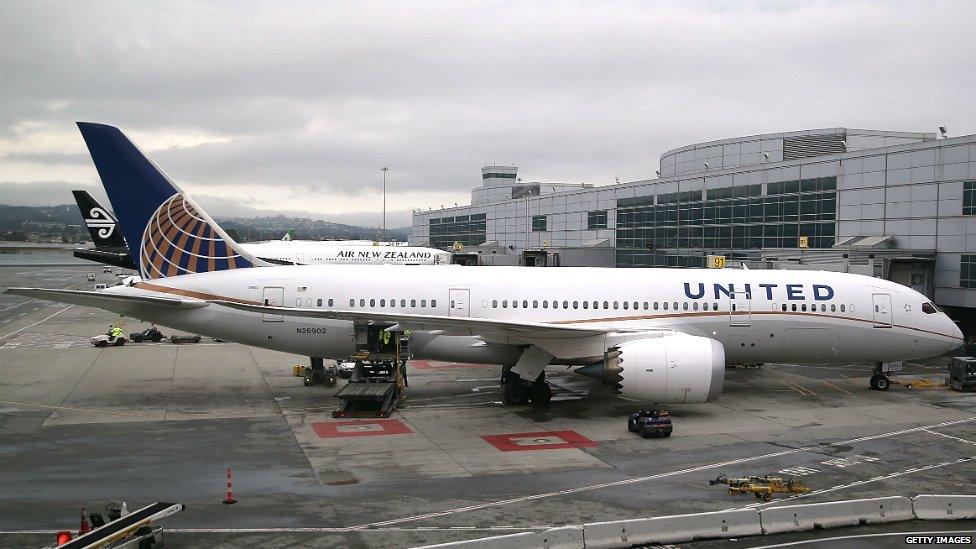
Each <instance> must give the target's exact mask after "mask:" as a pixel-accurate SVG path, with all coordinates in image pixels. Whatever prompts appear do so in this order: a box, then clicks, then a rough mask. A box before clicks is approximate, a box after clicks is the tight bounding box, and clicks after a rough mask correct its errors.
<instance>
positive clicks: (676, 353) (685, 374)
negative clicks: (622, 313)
mask: <svg viewBox="0 0 976 549" xmlns="http://www.w3.org/2000/svg"><path fill="white" fill-rule="evenodd" d="M616 350H617V351H619V353H620V354H619V355H618V356H617V357H616V358H613V355H616V353H615V352H614V353H608V358H609V359H610V364H607V365H606V366H605V367H606V368H607V370H608V372H607V373H608V374H610V375H611V376H612V375H613V373H614V372H616V374H617V375H616V376H614V377H616V381H617V389H618V390H619V393H620V396H621V397H623V398H625V399H627V400H636V401H640V402H654V403H658V404H694V403H699V402H708V401H710V400H714V399H715V398H717V397H718V396H719V395H720V394H722V385H723V384H724V382H725V348H724V347H722V344H721V343H719V342H718V341H715V340H714V339H709V338H707V337H698V336H692V335H687V334H675V335H667V336H664V337H656V338H644V339H636V340H633V341H627V342H624V343H621V344H620V345H618V346H617V349H616Z"/></svg>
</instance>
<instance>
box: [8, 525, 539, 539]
mask: <svg viewBox="0 0 976 549" xmlns="http://www.w3.org/2000/svg"><path fill="white" fill-rule="evenodd" d="M550 528H553V526H538V525H535V526H445V527H439V526H418V527H415V528H370V529H368V530H356V531H355V533H356V534H363V533H368V532H376V533H385V532H451V531H457V530H467V531H470V532H497V531H504V532H532V531H535V530H548V529H550ZM61 530H63V528H62V529H61ZM61 530H42V529H38V530H0V536H4V535H8V536H9V535H17V534H56V533H58V532H60V531H61ZM166 531H167V532H175V533H178V534H304V533H309V534H348V533H353V531H352V530H349V529H348V528H345V527H341V526H335V527H329V526H322V527H315V526H309V527H306V528H302V527H298V526H296V527H292V528H167V529H166Z"/></svg>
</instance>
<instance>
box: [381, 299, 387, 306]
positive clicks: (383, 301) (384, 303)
mask: <svg viewBox="0 0 976 549" xmlns="http://www.w3.org/2000/svg"><path fill="white" fill-rule="evenodd" d="M380 307H386V300H385V299H381V300H380Z"/></svg>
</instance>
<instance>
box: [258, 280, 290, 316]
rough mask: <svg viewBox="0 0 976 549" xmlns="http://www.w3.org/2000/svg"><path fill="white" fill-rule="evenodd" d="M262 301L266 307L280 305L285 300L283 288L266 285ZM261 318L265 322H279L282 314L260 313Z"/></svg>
mask: <svg viewBox="0 0 976 549" xmlns="http://www.w3.org/2000/svg"><path fill="white" fill-rule="evenodd" d="M262 298H263V301H262V303H263V304H264V306H266V307H281V306H282V304H283V303H284V302H285V289H284V288H275V287H272V286H266V287H265V288H264V292H263V296H262ZM261 320H263V321H265V322H281V321H282V316H281V315H275V314H262V315H261Z"/></svg>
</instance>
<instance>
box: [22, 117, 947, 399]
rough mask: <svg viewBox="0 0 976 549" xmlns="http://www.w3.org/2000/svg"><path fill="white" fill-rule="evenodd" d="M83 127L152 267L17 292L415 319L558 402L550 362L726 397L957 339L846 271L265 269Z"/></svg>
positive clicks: (215, 319)
mask: <svg viewBox="0 0 976 549" xmlns="http://www.w3.org/2000/svg"><path fill="white" fill-rule="evenodd" d="M79 128H80V129H81V133H82V135H83V137H84V139H85V141H86V143H87V145H88V148H89V150H90V152H91V155H92V158H93V160H94V162H95V165H96V167H97V168H98V172H99V175H100V176H101V178H102V181H103V183H104V184H105V187H106V190H107V191H108V193H109V195H110V196H111V197H112V198H111V200H112V204H113V206H114V207H115V211H116V214H117V215H118V216H119V221H120V223H121V227H122V231H123V233H124V234H125V236H126V239H127V240H128V242H129V243H130V244H132V243H135V244H136V246H135V248H133V252H134V253H135V256H136V262H137V264H138V267H139V271H140V273H141V276H142V280H141V281H137V282H133V283H131V284H129V285H125V286H116V287H112V288H108V289H106V290H101V291H76V290H54V289H38V288H11V289H8V290H7V292H9V293H15V294H19V295H26V296H32V297H37V298H41V299H50V300H57V301H63V302H66V303H76V304H79V305H87V306H94V307H99V308H102V309H106V310H109V311H114V312H117V313H120V314H126V315H129V316H133V317H136V318H140V319H143V320H147V321H153V322H156V323H159V324H164V325H167V326H171V327H173V328H177V329H181V330H187V331H191V332H196V333H201V334H206V335H209V336H214V337H218V338H222V339H226V340H229V341H235V342H239V343H243V344H246V345H253V346H258V347H264V348H268V349H274V350H278V351H284V352H288V353H296V354H302V355H306V356H310V357H324V358H344V357H346V356H349V355H350V354H352V353H353V351H354V347H355V340H354V334H355V325H356V324H357V323H373V324H379V325H381V326H388V328H387V329H388V330H391V331H399V330H407V329H409V330H412V331H413V338H412V339H413V341H412V343H411V348H412V352H413V355H414V357H415V358H422V359H432V360H445V361H454V362H475V363H485V364H501V365H502V385H503V389H504V399H505V402H506V403H509V404H516V403H524V402H527V401H530V400H531V401H533V402H546V401H548V400H549V398H550V397H551V392H550V389H549V386H548V385H547V384H546V382H545V368H546V366H548V365H550V364H560V365H568V366H580V367H582V368H580V370H579V371H580V372H581V373H584V374H588V375H593V376H598V377H601V378H603V379H604V380H605V381H606V382H608V383H611V384H615V385H616V387H617V388H618V390H619V394H620V395H621V396H622V397H624V398H627V399H631V400H637V401H642V402H655V403H661V404H665V403H672V404H676V403H695V402H705V401H709V400H713V399H715V398H717V397H718V396H719V395H720V393H721V391H722V385H723V379H724V374H725V365H726V364H727V363H742V362H776V361H787V362H791V363H824V362H855V361H864V362H874V363H883V362H891V361H900V360H907V359H917V358H922V357H927V356H932V355H936V354H940V353H944V352H947V351H949V350H951V349H953V348H955V347H956V346H958V345H959V344H960V343H961V342H962V334H961V333H960V331H959V329H958V328H957V327H956V325H955V324H954V323H953V322H952V320H950V319H949V317H948V316H946V315H945V314H944V313H942V312H941V311H939V310H938V309H937V308H936V307H935V306H934V305H933V304H932V303H931V302H930V301H929V300H928V299H927V298H926V297H925V296H924V295H922V294H920V293H918V292H916V291H914V290H912V289H910V288H907V287H905V286H901V285H899V284H896V283H893V282H889V281H886V280H880V279H876V278H870V277H866V276H860V275H851V274H844V273H834V272H817V271H776V270H751V271H750V270H731V269H724V270H718V269H612V268H609V269H607V268H603V269H601V268H558V269H531V268H520V267H456V266H449V267H425V266H417V267H400V266H394V265H390V266H384V267H376V266H369V267H367V266H358V265H330V266H325V265H311V266H288V267H262V268H256V265H258V264H259V260H258V259H257V258H256V257H254V255H253V254H252V253H250V252H248V251H247V250H246V249H244V248H242V247H241V246H239V245H238V244H237V243H235V242H234V241H233V240H232V239H230V238H229V237H228V236H227V234H226V233H225V232H224V231H223V230H222V229H221V228H220V227H219V226H218V225H217V224H216V223H214V221H213V220H212V219H211V218H210V216H208V215H207V214H206V213H205V212H204V211H203V210H202V209H200V207H199V206H198V205H196V204H195V203H194V202H193V201H192V199H190V198H189V197H188V196H186V195H185V194H184V193H183V192H182V191H181V190H180V189H179V188H178V187H177V186H176V185H175V184H174V183H173V182H172V181H171V180H170V179H169V178H168V177H167V176H166V175H165V174H164V173H163V172H162V171H161V170H160V169H159V168H157V167H156V165H155V164H153V162H152V161H150V160H149V159H148V158H146V157H145V156H144V155H143V154H142V153H141V152H140V151H139V150H138V149H137V148H136V147H135V145H133V144H132V142H131V141H129V139H128V138H126V136H125V135H124V134H123V133H122V132H121V131H119V130H118V129H117V128H114V127H111V126H105V125H100V124H90V123H80V124H79ZM886 386H887V385H885V387H886ZM879 388H880V387H879Z"/></svg>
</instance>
